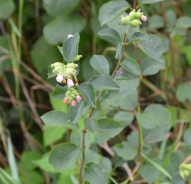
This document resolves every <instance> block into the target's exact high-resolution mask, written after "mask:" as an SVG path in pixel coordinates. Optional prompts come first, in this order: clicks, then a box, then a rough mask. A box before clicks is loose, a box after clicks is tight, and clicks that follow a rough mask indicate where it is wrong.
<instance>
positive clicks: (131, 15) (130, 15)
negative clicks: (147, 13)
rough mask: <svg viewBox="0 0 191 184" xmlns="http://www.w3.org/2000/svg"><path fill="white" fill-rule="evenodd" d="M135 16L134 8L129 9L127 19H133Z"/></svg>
mask: <svg viewBox="0 0 191 184" xmlns="http://www.w3.org/2000/svg"><path fill="white" fill-rule="evenodd" d="M135 18H136V12H135V10H133V11H131V12H130V13H129V20H133V19H135Z"/></svg>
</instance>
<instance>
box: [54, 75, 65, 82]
mask: <svg viewBox="0 0 191 184" xmlns="http://www.w3.org/2000/svg"><path fill="white" fill-rule="evenodd" d="M63 80H64V77H63V76H62V75H61V74H59V75H57V77H56V81H57V82H60V83H61V82H62V81H63Z"/></svg>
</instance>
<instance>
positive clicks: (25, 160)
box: [19, 151, 41, 171]
mask: <svg viewBox="0 0 191 184" xmlns="http://www.w3.org/2000/svg"><path fill="white" fill-rule="evenodd" d="M40 158H41V155H40V153H38V152H34V151H24V152H23V153H22V156H21V159H20V163H19V167H21V168H22V170H29V171H31V170H34V169H35V168H37V165H35V164H34V163H33V161H34V160H37V159H40Z"/></svg>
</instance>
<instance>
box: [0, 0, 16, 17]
mask: <svg viewBox="0 0 191 184" xmlns="http://www.w3.org/2000/svg"><path fill="white" fill-rule="evenodd" d="M0 5H1V6H0V19H7V17H9V15H10V14H12V13H13V11H14V9H15V4H14V1H12V0H0Z"/></svg>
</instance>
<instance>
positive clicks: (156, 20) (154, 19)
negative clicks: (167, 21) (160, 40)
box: [149, 15, 164, 29]
mask: <svg viewBox="0 0 191 184" xmlns="http://www.w3.org/2000/svg"><path fill="white" fill-rule="evenodd" d="M162 27H164V20H163V17H161V16H159V15H153V16H151V18H150V19H149V28H150V29H158V28H162Z"/></svg>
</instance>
